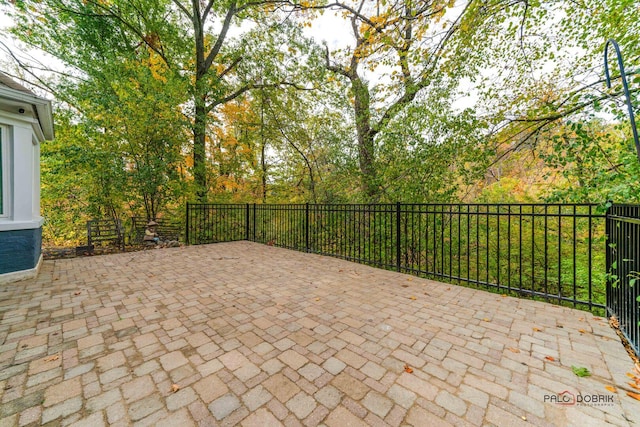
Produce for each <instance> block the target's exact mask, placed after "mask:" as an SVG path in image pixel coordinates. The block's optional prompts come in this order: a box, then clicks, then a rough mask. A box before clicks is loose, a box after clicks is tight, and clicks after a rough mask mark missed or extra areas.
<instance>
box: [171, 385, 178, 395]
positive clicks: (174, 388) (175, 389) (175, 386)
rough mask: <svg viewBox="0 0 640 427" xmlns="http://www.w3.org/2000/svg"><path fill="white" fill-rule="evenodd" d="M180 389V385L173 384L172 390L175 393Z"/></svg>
mask: <svg viewBox="0 0 640 427" xmlns="http://www.w3.org/2000/svg"><path fill="white" fill-rule="evenodd" d="M178 390H180V386H179V385H178V384H173V385H172V386H171V391H172V392H173V393H175V392H176V391H178Z"/></svg>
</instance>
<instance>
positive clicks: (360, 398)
mask: <svg viewBox="0 0 640 427" xmlns="http://www.w3.org/2000/svg"><path fill="white" fill-rule="evenodd" d="M0 295H1V299H0V319H2V320H1V322H0V344H1V345H0V426H14V425H19V426H25V425H29V426H31V425H41V424H47V425H69V424H71V425H73V426H91V427H97V426H103V425H114V426H115V425H123V426H124V425H136V426H137V425H140V426H143V425H156V426H188V425H198V424H199V425H205V426H215V425H243V426H277V425H287V426H293V425H305V426H312V425H319V424H323V425H326V426H329V427H345V426H365V425H371V426H384V425H392V426H397V425H414V426H441V425H449V424H451V425H456V426H463V425H474V426H479V425H487V426H488V425H496V426H518V425H530V424H533V425H558V426H564V425H579V426H581V427H585V426H591V425H593V426H600V425H603V424H607V423H610V424H613V425H620V426H628V425H634V424H633V420H635V421H636V422H638V420H640V411H639V410H638V409H639V408H640V402H636V401H634V400H632V399H631V398H629V397H627V396H626V394H625V392H624V387H625V386H624V384H625V382H626V381H625V380H628V378H627V377H626V375H625V373H626V372H627V371H629V370H630V368H631V367H632V362H631V360H630V359H629V357H628V356H627V355H626V353H625V351H624V348H623V347H622V345H621V344H620V342H619V340H618V338H617V337H616V335H615V333H614V332H613V331H612V330H611V329H610V328H609V327H608V325H607V323H606V320H604V319H599V318H596V317H593V316H592V315H591V314H589V313H585V312H582V311H577V310H571V309H567V308H561V307H557V306H553V305H550V304H545V303H541V302H534V301H527V300H518V299H515V298H510V297H502V296H500V295H497V294H491V293H486V292H483V291H479V290H473V289H467V288H463V287H458V286H453V285H447V284H442V283H437V282H433V281H429V280H423V279H419V278H416V277H412V276H407V275H403V274H398V273H394V272H390V271H384V270H378V269H374V268H370V267H366V266H363V265H359V264H353V263H350V262H346V261H341V260H338V259H333V258H328V257H322V256H317V255H311V254H304V253H299V252H293V251H288V250H284V249H278V248H274V247H270V246H264V245H259V244H256V243H248V242H236V243H224V244H217V245H206V246H195V247H187V248H176V249H163V250H153V251H146V252H137V253H125V254H117V255H105V256H99V257H92V258H76V259H70V260H59V261H48V262H45V263H44V266H43V268H42V270H41V272H40V275H39V277H38V278H37V280H32V281H25V282H19V283H14V284H11V285H5V286H3V287H2V288H0ZM405 365H406V366H408V367H409V368H410V369H407V370H413V371H412V372H411V373H409V372H406V371H405ZM572 365H576V366H581V367H587V368H588V369H589V370H590V371H591V372H592V373H593V375H592V376H591V377H585V378H579V377H577V376H576V375H575V374H574V373H573V372H572V370H571V366H572ZM606 386H613V387H616V389H617V393H612V392H611V391H609V390H607V389H606V388H605V387H606ZM564 391H568V392H569V393H572V394H573V395H578V394H579V393H580V395H581V396H585V397H588V396H594V395H595V396H602V397H597V399H604V400H605V402H600V403H599V404H598V405H595V404H593V403H588V404H585V403H583V404H575V405H559V404H558V403H553V402H545V395H546V396H551V395H553V396H557V395H558V394H559V393H561V392H564ZM563 396H569V394H565V395H563ZM547 399H549V398H548V397H547ZM591 399H592V398H591V397H589V400H591Z"/></svg>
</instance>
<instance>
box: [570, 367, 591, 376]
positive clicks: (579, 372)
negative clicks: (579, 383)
mask: <svg viewBox="0 0 640 427" xmlns="http://www.w3.org/2000/svg"><path fill="white" fill-rule="evenodd" d="M571 370H572V371H573V373H574V374H576V376H578V377H581V378H582V377H590V376H591V372H589V370H588V369H587V368H584V367H579V366H573V365H571Z"/></svg>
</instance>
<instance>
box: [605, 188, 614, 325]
mask: <svg viewBox="0 0 640 427" xmlns="http://www.w3.org/2000/svg"><path fill="white" fill-rule="evenodd" d="M612 206H613V201H611V200H608V201H607V211H606V212H605V217H604V234H605V236H606V238H605V241H604V245H605V246H604V251H605V252H604V253H605V255H604V256H605V265H606V267H605V268H606V270H605V273H606V278H607V280H606V288H605V306H606V309H605V316H609V315H610V313H609V308H610V307H611V306H612V303H613V301H612V295H611V293H612V292H613V289H612V284H613V279H612V276H611V275H612V274H613V271H612V269H611V246H610V245H611V232H612V230H611V218H609V215H611V207H612Z"/></svg>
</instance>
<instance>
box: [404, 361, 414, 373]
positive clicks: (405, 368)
mask: <svg viewBox="0 0 640 427" xmlns="http://www.w3.org/2000/svg"><path fill="white" fill-rule="evenodd" d="M404 371H405V372H406V373H407V374H413V369H411V367H410V366H409V365H407V364H406V363H405V364H404Z"/></svg>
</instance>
